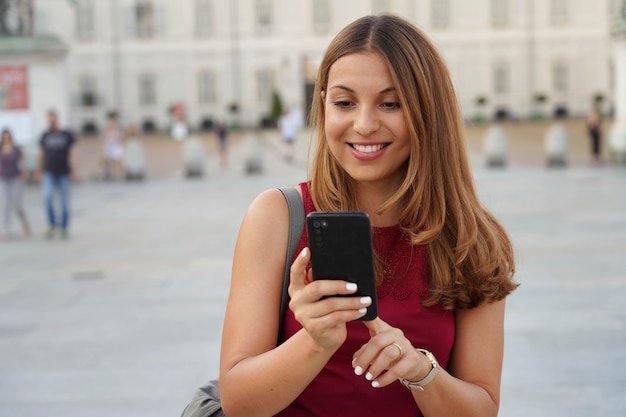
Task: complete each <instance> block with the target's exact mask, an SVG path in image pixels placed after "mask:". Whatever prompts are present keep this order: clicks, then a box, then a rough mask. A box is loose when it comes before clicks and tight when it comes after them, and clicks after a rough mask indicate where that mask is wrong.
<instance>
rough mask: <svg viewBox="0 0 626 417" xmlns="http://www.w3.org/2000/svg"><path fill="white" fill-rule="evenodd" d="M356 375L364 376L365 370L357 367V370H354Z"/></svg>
mask: <svg viewBox="0 0 626 417" xmlns="http://www.w3.org/2000/svg"><path fill="white" fill-rule="evenodd" d="M354 373H355V374H357V375H363V368H361V367H360V366H357V367H356V368H354Z"/></svg>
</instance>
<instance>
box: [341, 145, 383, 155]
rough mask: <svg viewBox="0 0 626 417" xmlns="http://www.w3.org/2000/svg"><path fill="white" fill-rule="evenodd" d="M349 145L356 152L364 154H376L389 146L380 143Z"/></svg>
mask: <svg viewBox="0 0 626 417" xmlns="http://www.w3.org/2000/svg"><path fill="white" fill-rule="evenodd" d="M348 145H350V146H351V147H352V148H353V149H354V150H356V151H358V152H363V153H376V152H378V151H380V150H381V149H383V148H385V147H387V146H389V144H388V143H379V144H376V145H360V144H357V143H349V144H348Z"/></svg>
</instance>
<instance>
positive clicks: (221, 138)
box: [217, 121, 228, 169]
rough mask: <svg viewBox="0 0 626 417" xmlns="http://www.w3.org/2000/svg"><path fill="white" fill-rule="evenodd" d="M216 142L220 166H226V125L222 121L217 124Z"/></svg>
mask: <svg viewBox="0 0 626 417" xmlns="http://www.w3.org/2000/svg"><path fill="white" fill-rule="evenodd" d="M217 142H218V146H219V149H218V151H219V156H220V167H222V168H223V169H224V168H226V166H227V164H228V126H226V123H225V122H224V121H220V122H219V123H218V124H217Z"/></svg>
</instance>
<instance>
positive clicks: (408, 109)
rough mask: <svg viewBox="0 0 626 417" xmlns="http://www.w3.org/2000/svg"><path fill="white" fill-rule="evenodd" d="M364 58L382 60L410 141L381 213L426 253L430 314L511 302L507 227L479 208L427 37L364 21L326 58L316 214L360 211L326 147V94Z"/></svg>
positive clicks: (451, 100) (383, 21) (451, 95)
mask: <svg viewBox="0 0 626 417" xmlns="http://www.w3.org/2000/svg"><path fill="white" fill-rule="evenodd" d="M363 51H374V52H378V53H380V54H381V55H382V56H383V58H384V59H385V60H386V62H387V65H388V66H389V70H390V72H391V74H392V77H393V81H394V84H395V87H396V91H397V92H398V95H399V99H400V103H401V106H402V109H403V111H404V117H405V119H406V123H407V126H408V129H409V133H410V136H411V152H410V156H409V159H408V161H407V163H406V164H405V170H406V175H405V177H404V181H403V183H402V184H401V185H400V187H399V188H398V189H397V190H395V193H394V194H393V195H392V196H391V197H390V198H389V200H388V201H386V202H385V203H384V204H383V205H382V206H381V207H380V208H379V209H378V211H379V212H382V211H384V210H386V209H388V208H390V207H392V206H394V205H396V204H399V205H400V206H401V207H403V209H402V211H401V214H400V218H399V224H400V226H401V227H402V229H403V230H404V231H405V232H407V233H408V234H409V235H410V237H411V239H412V242H413V243H414V244H416V245H418V244H424V245H427V248H428V251H429V255H430V272H431V285H430V287H431V294H430V296H429V297H428V298H427V299H426V301H425V303H424V304H425V305H426V306H433V305H436V304H440V305H441V306H443V307H444V308H446V309H455V308H472V307H475V306H477V305H479V304H481V303H483V302H491V301H496V300H500V299H502V298H504V297H506V296H507V295H508V294H509V293H510V292H512V291H513V290H514V289H515V288H516V287H517V286H518V285H519V284H517V283H516V282H515V281H514V280H513V275H514V272H515V263H514V251H513V247H512V245H511V241H510V239H509V237H508V236H507V233H506V232H505V230H504V228H503V227H502V225H501V224H500V223H499V222H498V221H497V220H496V219H495V217H494V216H493V215H492V214H491V213H490V212H489V211H488V210H487V209H485V207H484V206H483V205H482V204H481V202H480V201H479V199H478V196H477V193H476V189H475V186H474V181H473V177H472V173H471V170H470V166H469V162H468V158H467V150H466V148H465V139H464V135H463V132H464V128H463V127H464V126H463V120H462V118H461V112H460V109H459V106H458V101H457V97H456V94H455V92H454V87H453V85H452V82H451V80H450V75H449V73H448V69H447V67H446V65H445V63H444V61H443V59H442V58H441V56H440V54H439V53H438V51H437V50H436V49H435V47H434V46H433V45H432V44H431V42H430V41H429V40H428V39H427V37H426V36H425V35H424V34H423V33H422V32H421V31H420V30H419V29H417V28H416V27H415V26H414V25H412V24H411V23H409V22H407V21H406V20H404V19H402V18H400V17H397V16H393V15H380V16H366V17H362V18H360V19H358V20H356V21H354V22H353V23H351V24H350V25H348V26H347V27H345V28H344V29H343V30H342V31H341V32H340V33H339V34H338V35H337V36H336V37H335V38H334V39H333V40H332V42H331V43H330V45H329V47H328V49H327V50H326V53H325V55H324V58H323V60H322V62H321V65H320V68H319V73H318V76H317V82H316V86H315V92H314V94H313V104H312V110H311V119H310V122H311V126H312V128H313V130H314V132H315V134H316V135H317V140H316V141H315V142H316V143H317V148H316V150H315V154H314V155H315V156H314V158H313V161H312V165H311V194H312V197H313V201H314V203H315V206H316V208H317V209H318V210H323V211H350V210H359V207H358V203H357V199H356V196H355V193H354V191H353V190H354V187H353V186H352V179H351V178H350V177H349V176H348V175H347V173H346V172H345V171H344V170H343V169H342V167H341V166H340V165H339V164H338V163H337V161H336V160H335V158H334V157H333V155H332V154H331V152H330V150H329V147H328V143H327V139H326V132H325V130H324V123H325V114H324V103H323V101H322V98H321V92H322V91H325V90H326V88H327V85H328V73H329V70H330V67H331V66H332V65H333V63H334V62H335V61H337V60H338V59H339V58H341V57H342V56H344V55H347V54H351V53H355V52H363ZM312 143H313V142H312ZM380 270H382V267H381V265H377V271H380ZM379 275H380V274H379ZM379 279H380V278H379Z"/></svg>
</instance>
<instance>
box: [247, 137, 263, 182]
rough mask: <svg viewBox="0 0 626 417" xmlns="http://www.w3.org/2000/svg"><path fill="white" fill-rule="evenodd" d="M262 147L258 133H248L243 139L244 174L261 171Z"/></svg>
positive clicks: (260, 172) (259, 172)
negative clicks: (244, 139)
mask: <svg viewBox="0 0 626 417" xmlns="http://www.w3.org/2000/svg"><path fill="white" fill-rule="evenodd" d="M263 168H264V166H263V149H261V142H260V139H259V137H258V135H249V136H248V137H247V138H246V141H245V172H246V175H252V174H262V173H263Z"/></svg>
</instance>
